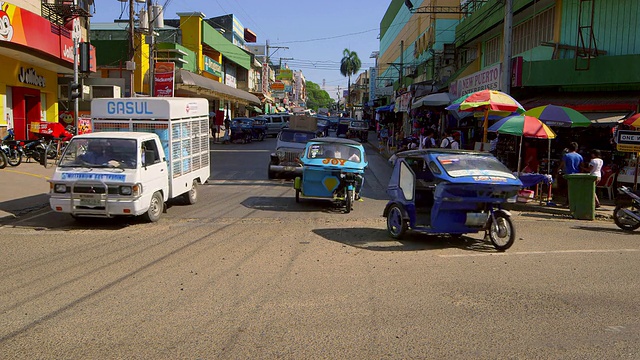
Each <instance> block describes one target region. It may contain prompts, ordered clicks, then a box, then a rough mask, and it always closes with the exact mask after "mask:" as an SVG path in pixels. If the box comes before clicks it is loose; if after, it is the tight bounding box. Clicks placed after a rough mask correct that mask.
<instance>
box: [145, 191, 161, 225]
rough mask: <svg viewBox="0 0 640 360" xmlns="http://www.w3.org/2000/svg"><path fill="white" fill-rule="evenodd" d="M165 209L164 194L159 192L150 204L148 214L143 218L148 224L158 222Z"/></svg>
mask: <svg viewBox="0 0 640 360" xmlns="http://www.w3.org/2000/svg"><path fill="white" fill-rule="evenodd" d="M163 207H164V200H163V199H162V194H161V193H160V192H159V191H156V192H155V193H153V196H152V197H151V202H150V203H149V209H148V210H147V212H146V213H144V214H142V218H143V219H144V220H145V221H147V222H156V221H158V220H159V219H160V215H161V214H162V209H163Z"/></svg>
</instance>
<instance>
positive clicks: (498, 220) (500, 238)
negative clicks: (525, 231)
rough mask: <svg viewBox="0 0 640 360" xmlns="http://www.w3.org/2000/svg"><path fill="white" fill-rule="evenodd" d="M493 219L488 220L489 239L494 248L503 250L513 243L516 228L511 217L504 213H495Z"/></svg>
mask: <svg viewBox="0 0 640 360" xmlns="http://www.w3.org/2000/svg"><path fill="white" fill-rule="evenodd" d="M494 220H495V221H491V220H489V221H490V224H489V239H490V240H491V243H492V244H493V246H494V247H495V248H496V250H498V251H505V250H507V249H508V248H510V247H511V245H513V242H514V241H515V239H516V230H515V228H514V227H513V222H511V218H510V217H508V216H506V215H504V214H500V213H497V214H495V215H494Z"/></svg>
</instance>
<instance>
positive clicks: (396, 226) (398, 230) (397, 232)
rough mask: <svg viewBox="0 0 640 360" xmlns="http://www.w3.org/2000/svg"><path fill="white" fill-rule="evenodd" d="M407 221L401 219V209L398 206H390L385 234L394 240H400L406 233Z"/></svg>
mask: <svg viewBox="0 0 640 360" xmlns="http://www.w3.org/2000/svg"><path fill="white" fill-rule="evenodd" d="M408 228H409V226H408V225H407V221H406V220H405V219H403V218H402V209H401V208H400V206H399V205H391V208H390V209H389V213H388V214H387V232H388V233H389V236H391V237H392V238H394V239H402V238H403V237H404V235H405V234H406V233H407V229H408Z"/></svg>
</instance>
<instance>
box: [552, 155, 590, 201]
mask: <svg viewBox="0 0 640 360" xmlns="http://www.w3.org/2000/svg"><path fill="white" fill-rule="evenodd" d="M567 150H568V151H567V153H566V154H564V156H562V161H561V162H560V169H561V170H562V171H563V173H564V175H569V174H577V173H579V172H580V168H581V166H582V161H583V160H584V159H583V158H582V155H580V154H578V153H577V152H576V150H578V143H576V142H571V143H570V144H569V146H568V147H567ZM558 180H559V181H558V192H559V193H560V195H562V196H563V197H564V198H566V199H567V202H566V204H567V205H568V204H569V196H568V195H569V194H568V187H567V180H566V179H565V178H564V176H562V175H560V176H559V177H558Z"/></svg>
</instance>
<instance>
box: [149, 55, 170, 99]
mask: <svg viewBox="0 0 640 360" xmlns="http://www.w3.org/2000/svg"><path fill="white" fill-rule="evenodd" d="M154 72H155V76H154V80H153V81H154V90H153V96H162V97H172V96H173V89H174V84H175V64H174V63H172V62H157V63H156V65H155V68H154Z"/></svg>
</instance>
